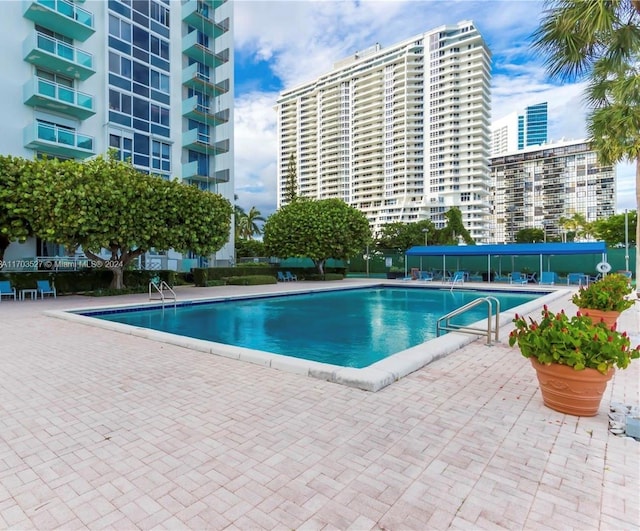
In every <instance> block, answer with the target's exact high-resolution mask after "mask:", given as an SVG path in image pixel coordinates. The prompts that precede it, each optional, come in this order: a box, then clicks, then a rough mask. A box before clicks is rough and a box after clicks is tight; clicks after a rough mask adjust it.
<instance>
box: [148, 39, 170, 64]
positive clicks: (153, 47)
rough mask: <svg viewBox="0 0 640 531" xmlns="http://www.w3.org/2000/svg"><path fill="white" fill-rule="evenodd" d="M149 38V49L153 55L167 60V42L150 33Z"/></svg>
mask: <svg viewBox="0 0 640 531" xmlns="http://www.w3.org/2000/svg"><path fill="white" fill-rule="evenodd" d="M149 40H150V43H149V51H150V52H151V53H152V54H153V55H157V56H158V57H162V58H163V59H166V60H169V43H168V42H167V41H165V40H163V39H161V38H160V37H156V36H155V35H151V36H150V38H149Z"/></svg>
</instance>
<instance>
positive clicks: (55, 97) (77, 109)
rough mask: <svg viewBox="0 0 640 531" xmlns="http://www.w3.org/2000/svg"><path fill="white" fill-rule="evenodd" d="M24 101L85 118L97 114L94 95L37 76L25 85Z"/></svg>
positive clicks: (35, 105)
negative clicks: (94, 106) (94, 107)
mask: <svg viewBox="0 0 640 531" xmlns="http://www.w3.org/2000/svg"><path fill="white" fill-rule="evenodd" d="M24 102H25V103H26V104H27V105H31V106H33V107H43V108H46V109H51V110H52V111H57V112H62V113H64V114H68V115H71V116H73V117H74V118H79V119H81V120H85V119H87V118H89V117H90V116H93V115H94V114H95V111H94V109H93V96H90V95H89V94H85V93H84V92H80V91H78V90H75V89H73V88H71V87H67V86H65V85H60V84H59V83H54V82H53V81H49V80H47V79H42V78H39V77H36V78H34V79H32V80H29V81H28V82H27V83H26V84H25V86H24Z"/></svg>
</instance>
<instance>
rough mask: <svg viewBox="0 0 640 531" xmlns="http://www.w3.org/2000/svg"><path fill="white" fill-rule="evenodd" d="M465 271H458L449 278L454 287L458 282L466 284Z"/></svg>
mask: <svg viewBox="0 0 640 531" xmlns="http://www.w3.org/2000/svg"><path fill="white" fill-rule="evenodd" d="M464 277H465V274H464V271H456V272H455V273H454V274H453V276H452V277H451V279H450V280H449V284H450V285H451V287H452V288H453V286H455V285H456V284H464Z"/></svg>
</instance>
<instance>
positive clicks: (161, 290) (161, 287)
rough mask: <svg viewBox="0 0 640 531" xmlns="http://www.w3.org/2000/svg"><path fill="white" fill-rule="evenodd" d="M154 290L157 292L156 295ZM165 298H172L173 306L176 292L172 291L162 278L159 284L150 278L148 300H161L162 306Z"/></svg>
mask: <svg viewBox="0 0 640 531" xmlns="http://www.w3.org/2000/svg"><path fill="white" fill-rule="evenodd" d="M156 292H157V295H156ZM165 292H167V293H165ZM158 295H159V297H158ZM166 299H173V306H174V307H175V305H176V301H177V297H176V292H175V291H173V290H172V289H171V286H169V284H167V283H166V282H165V281H164V280H162V281H161V282H160V283H159V284H158V282H157V281H154V280H151V281H150V282H149V300H150V301H157V300H161V301H162V307H163V308H164V303H165V300H166Z"/></svg>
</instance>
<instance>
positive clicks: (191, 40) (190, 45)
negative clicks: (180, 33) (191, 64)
mask: <svg viewBox="0 0 640 531" xmlns="http://www.w3.org/2000/svg"><path fill="white" fill-rule="evenodd" d="M182 53H184V54H185V55H186V56H187V57H190V58H191V59H193V60H195V61H198V62H200V63H202V64H204V65H207V66H208V67H210V68H215V67H217V66H220V65H222V64H224V63H226V62H227V61H228V60H229V50H228V49H226V50H224V51H223V52H221V53H213V50H211V49H210V48H207V47H206V46H203V45H202V44H199V43H198V32H197V31H192V32H191V33H188V34H187V35H185V36H184V37H183V38H182Z"/></svg>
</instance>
